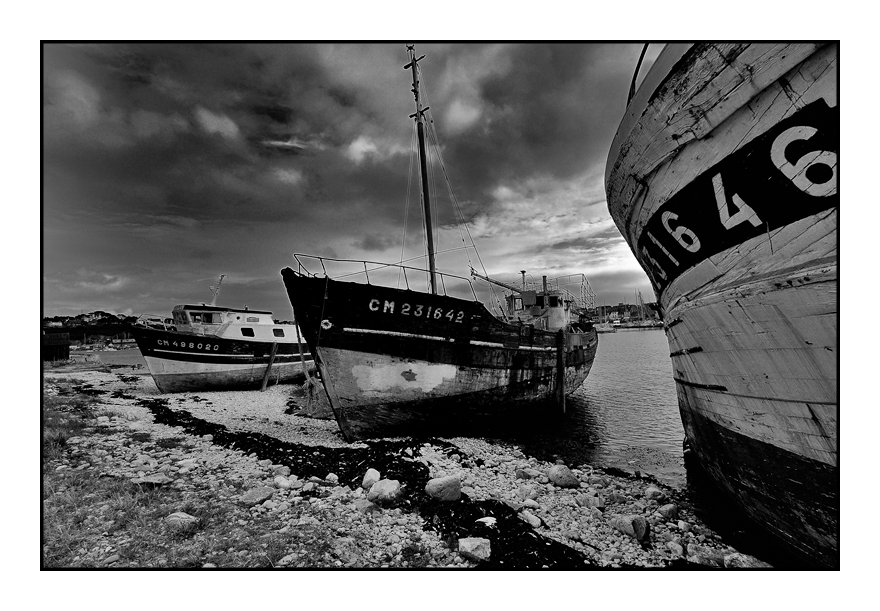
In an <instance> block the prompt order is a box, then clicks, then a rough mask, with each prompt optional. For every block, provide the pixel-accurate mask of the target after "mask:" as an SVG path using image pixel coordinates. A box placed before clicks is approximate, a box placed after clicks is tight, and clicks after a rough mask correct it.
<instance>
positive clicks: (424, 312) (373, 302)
mask: <svg viewBox="0 0 880 611" xmlns="http://www.w3.org/2000/svg"><path fill="white" fill-rule="evenodd" d="M368 307H369V308H370V311H371V312H382V313H383V314H395V313H397V314H400V315H402V316H414V317H416V318H429V319H433V320H438V321H439V320H444V319H445V320H448V321H449V322H457V323H460V322H462V321H464V310H454V309H452V310H444V309H443V308H438V307H435V306H424V305H422V304H420V303H419V304H415V305H412V304H409V303H401V304H399V307H398V304H396V303H394V302H393V301H388V300H382V299H370V303H369V306H368Z"/></svg>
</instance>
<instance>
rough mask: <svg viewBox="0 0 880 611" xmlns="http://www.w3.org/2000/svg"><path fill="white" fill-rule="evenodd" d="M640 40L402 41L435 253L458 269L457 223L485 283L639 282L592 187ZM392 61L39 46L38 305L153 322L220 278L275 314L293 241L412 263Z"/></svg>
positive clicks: (191, 48)
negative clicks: (419, 123)
mask: <svg viewBox="0 0 880 611" xmlns="http://www.w3.org/2000/svg"><path fill="white" fill-rule="evenodd" d="M640 47H641V46H640V45H637V44H425V45H418V47H417V51H418V53H419V54H420V55H421V54H424V55H425V56H426V57H425V59H424V60H422V61H421V63H420V66H421V69H422V85H423V86H424V91H423V93H424V94H425V100H424V101H425V103H426V105H428V106H430V110H429V116H430V118H431V120H432V124H431V128H432V129H431V130H430V131H431V134H432V137H433V135H434V134H436V141H437V144H439V150H440V152H441V153H442V161H443V165H442V166H441V165H439V163H438V160H436V159H435V160H434V163H433V165H432V175H433V176H434V183H436V184H433V185H432V188H433V189H434V191H433V193H435V194H436V201H435V202H434V204H435V208H436V212H435V214H436V217H435V222H436V226H437V237H438V242H439V244H438V250H442V249H446V250H450V251H453V250H454V249H456V248H458V249H459V252H458V254H453V255H451V256H450V257H451V260H450V261H448V262H444V261H442V260H439V261H438V263H439V264H440V265H446V266H451V265H457V264H464V265H465V266H466V265H467V263H468V262H467V261H466V260H465V258H464V257H463V255H462V254H461V252H460V250H461V248H460V247H461V246H462V241H463V237H462V236H463V235H464V236H466V234H465V233H462V231H461V230H460V228H459V225H458V221H459V220H462V219H463V220H465V221H466V222H467V223H468V228H469V231H470V234H471V235H472V236H473V237H474V239H475V240H476V242H477V246H478V248H480V255H481V259H482V262H483V263H484V264H485V266H486V268H487V270H488V271H490V273H492V274H493V275H497V276H498V277H499V278H502V279H503V277H506V278H507V279H513V278H515V277H516V275H517V274H518V270H520V269H526V268H527V269H530V270H533V273H534V274H539V275H540V274H544V273H548V272H549V273H551V274H553V273H557V272H558V273H559V274H562V273H573V272H583V273H586V274H587V275H588V277H590V278H591V280H592V278H593V276H595V277H596V279H597V280H596V281H595V282H593V284H594V288H595V289H596V290H597V292H599V293H600V294H601V293H607V294H608V297H609V298H608V301H609V302H611V301H614V300H615V299H624V298H626V296H627V295H630V294H632V290H633V288H634V287H635V288H638V289H641V290H642V291H643V293H645V294H646V295H648V294H650V289H649V285H648V282H647V278H646V277H644V274H641V271H640V269H639V268H638V265H637V264H636V262H635V259H634V258H633V257H632V255H631V254H630V253H629V250H628V249H627V247H626V245H625V244H624V242H623V240H622V238H620V236H619V234H617V233H616V229H615V228H614V226H613V224H612V223H611V221H610V217H609V215H608V212H607V210H606V207H605V202H604V187H603V185H602V176H603V172H604V165H605V158H606V156H607V154H608V149H609V147H610V143H611V139H612V138H613V135H614V132H615V130H616V127H617V124H618V122H619V120H620V118H621V116H622V114H623V110H624V105H625V101H626V92H627V90H628V88H629V83H630V79H631V78H632V71H633V69H634V67H635V62H636V59H637V57H638V54H639V51H640ZM655 56H656V51H653V50H652V52H651V53H650V54H649V60H650V59H651V58H652V57H655ZM407 62H408V58H407V54H406V50H405V47H404V45H402V44H401V45H398V44H365V43H364V44H311V43H309V44H202V43H198V44H195V43H192V44H135V43H130V44H128V43H126V44H45V45H44V46H43V75H42V89H43V108H42V117H43V133H42V148H43V185H42V186H43V288H44V303H43V306H44V312H45V313H46V314H47V315H54V314H73V313H77V312H79V311H80V310H86V311H89V310H94V309H102V310H107V311H118V312H123V311H134V312H138V313H141V312H143V313H146V312H149V313H158V314H162V313H166V312H167V311H168V310H170V308H171V306H173V305H174V304H175V303H181V302H184V301H193V300H202V299H207V298H208V297H209V296H210V293H209V292H208V291H207V285H208V284H210V283H212V282H213V281H215V280H216V277H217V276H218V275H219V274H220V273H226V274H228V275H229V278H228V280H227V281H226V282H225V283H224V285H223V287H224V292H223V296H222V297H221V300H225V301H226V302H227V303H230V304H238V303H242V302H247V303H249V305H250V306H251V307H260V308H266V309H272V310H273V311H277V312H279V313H280V312H286V311H287V310H289V304H288V303H287V301H286V296H285V295H284V293H283V290H282V288H281V283H280V278H279V275H278V270H279V269H280V268H281V267H283V266H285V265H289V264H291V262H292V259H291V254H292V253H294V252H310V253H314V254H318V255H324V256H336V257H345V258H365V259H370V260H377V259H381V260H387V261H396V260H398V259H399V258H411V257H414V256H418V255H420V254H422V253H423V252H424V247H423V246H422V245H421V243H422V237H421V235H422V234H421V232H422V223H423V218H422V211H421V209H420V206H419V194H420V187H419V182H418V177H417V175H416V174H415V172H414V166H413V164H412V161H411V154H412V152H413V143H414V140H413V121H412V119H410V118H409V115H411V114H412V113H413V112H414V110H415V106H414V101H413V97H412V93H411V91H410V89H411V73H410V72H409V71H408V70H404V69H403V66H404V64H405V63H407ZM643 71H644V69H643ZM444 174H448V177H449V179H450V183H451V185H452V187H453V189H454V190H453V192H452V193H453V194H454V200H453V196H452V194H450V192H449V191H448V190H447V189H446V187H445V186H444V185H443V181H442V178H443V177H444ZM401 253H403V254H401ZM472 256H473V255H472ZM470 262H471V263H473V262H474V260H472V261H470ZM618 273H619V274H621V275H615V274H618ZM464 274H465V275H466V267H465V271H464ZM639 274H641V275H639ZM597 285H598V286H597ZM612 295H613V296H612ZM279 315H280V314H279ZM282 317H283V316H282Z"/></svg>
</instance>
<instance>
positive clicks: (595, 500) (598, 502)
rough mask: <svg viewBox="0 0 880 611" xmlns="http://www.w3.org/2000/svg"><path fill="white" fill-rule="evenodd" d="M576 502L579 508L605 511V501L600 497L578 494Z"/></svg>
mask: <svg viewBox="0 0 880 611" xmlns="http://www.w3.org/2000/svg"><path fill="white" fill-rule="evenodd" d="M576 500H577V504H578V505H580V506H581V507H596V508H597V509H605V500H604V499H603V498H602V497H598V496H592V495H589V494H579V495H578V496H577V499H576Z"/></svg>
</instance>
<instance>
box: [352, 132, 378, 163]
mask: <svg viewBox="0 0 880 611" xmlns="http://www.w3.org/2000/svg"><path fill="white" fill-rule="evenodd" d="M378 152H379V147H377V146H376V143H375V142H373V141H372V140H370V139H369V138H367V137H366V136H358V137H357V139H356V140H355V141H354V142H352V143H351V144H349V145H348V148H346V149H345V155H346V156H347V157H348V158H349V159H351V160H353V161H354V162H355V163H360V162H362V161H363V160H364V157H366V156H367V155H369V154H375V153H378Z"/></svg>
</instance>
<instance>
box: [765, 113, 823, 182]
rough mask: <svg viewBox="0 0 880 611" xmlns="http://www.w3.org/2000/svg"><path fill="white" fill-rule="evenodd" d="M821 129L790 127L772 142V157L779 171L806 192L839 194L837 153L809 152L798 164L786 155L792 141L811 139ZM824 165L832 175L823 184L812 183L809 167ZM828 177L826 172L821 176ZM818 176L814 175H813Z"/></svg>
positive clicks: (800, 126)
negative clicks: (808, 172) (791, 161)
mask: <svg viewBox="0 0 880 611" xmlns="http://www.w3.org/2000/svg"><path fill="white" fill-rule="evenodd" d="M817 131H818V130H817V129H816V128H815V127H808V126H805V125H798V126H796V127H790V128H788V129H787V130H785V131H784V132H782V133H781V134H779V135H778V136H777V137H776V140H774V141H773V147H772V148H771V149H770V159H772V160H773V163H774V165H776V167H777V168H779V171H780V172H782V173H783V174H785V176H786V178H788V179H789V180H791V182H793V183H794V185H795V186H796V187H797V188H798V189H800V190H801V191H803V192H804V193H806V194H807V195H812V196H814V197H825V196H828V195H833V194H835V193H837V153H834V152H832V151H810V152H809V153H807V154H805V155H803V156H802V157H801V158H800V159H798V160H797V161H796V162H795V163H789V161H788V160H787V159H786V158H785V149H786V148H788V145H789V144H791V143H792V142H796V141H798V140H809V139H810V138H812V137H813V136H814V135H815V134H816V132H817ZM818 165H822V166H825V167H827V168H828V169H829V170H830V171H831V177H830V178H827V179H826V180H824V181H823V182H821V183H817V182H813V180H811V179H810V178H809V177H808V176H807V170H809V169H810V168H812V167H814V166H818ZM823 174H824V175H826V176H827V172H823V173H822V174H820V175H819V176H820V177H821V176H822V175H823ZM814 178H815V175H814Z"/></svg>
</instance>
